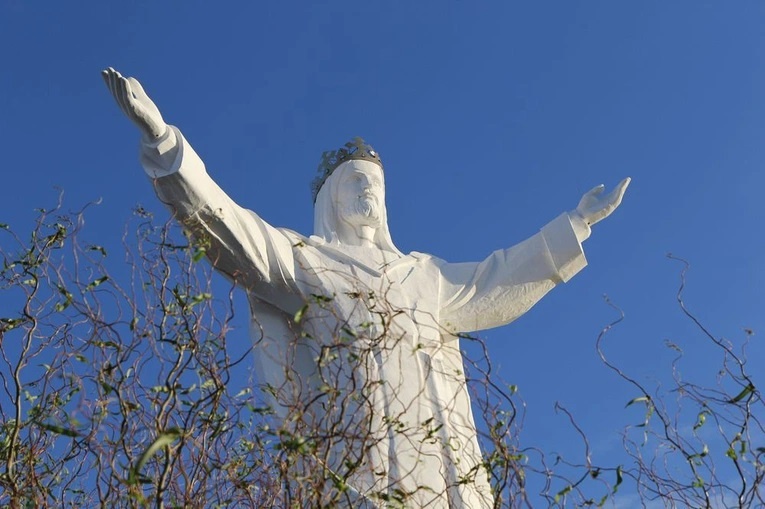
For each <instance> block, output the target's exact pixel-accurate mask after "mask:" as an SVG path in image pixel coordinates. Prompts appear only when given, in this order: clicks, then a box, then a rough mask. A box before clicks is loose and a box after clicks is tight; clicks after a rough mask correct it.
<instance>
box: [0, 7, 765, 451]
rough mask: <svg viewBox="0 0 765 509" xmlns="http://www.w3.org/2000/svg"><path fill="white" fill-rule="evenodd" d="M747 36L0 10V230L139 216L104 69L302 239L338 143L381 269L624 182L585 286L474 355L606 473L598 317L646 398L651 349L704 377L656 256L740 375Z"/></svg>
mask: <svg viewBox="0 0 765 509" xmlns="http://www.w3.org/2000/svg"><path fill="white" fill-rule="evenodd" d="M764 27H765V3H762V2H759V1H754V0H749V1H747V0H741V1H736V2H712V1H696V0H694V1H690V0H686V1H681V0H677V1H673V2H665V1H658V0H655V1H645V2H614V1H605V0H602V1H587V2H570V1H562V0H561V1H544V2H541V1H540V2H499V1H497V2H465V1H440V2H435V1H428V2H425V1H422V2H420V1H418V2H399V1H393V2H341V1H334V0H333V1H330V2H321V3H320V2H308V1H303V2H269V3H265V2H250V3H236V4H235V3H230V2H218V3H212V2H202V1H186V2H182V3H180V2H178V3H171V2H162V3H156V2H126V3H116V2H95V1H87V2H77V3H62V2H52V1H43V2H35V3H30V2H22V1H21V0H0V48H2V55H3V58H2V62H3V65H2V72H0V117H1V119H2V120H0V139H2V142H3V148H4V150H3V166H4V169H3V172H2V173H3V189H4V191H5V192H4V193H3V200H2V203H0V222H5V223H11V224H12V225H13V226H14V227H17V228H18V229H23V228H24V226H25V225H27V226H28V225H29V224H31V220H32V218H33V217H34V211H33V209H34V208H36V207H49V206H51V205H52V204H53V203H54V202H55V199H56V196H57V193H58V191H57V190H56V187H55V186H59V187H61V188H63V189H64V190H65V196H66V198H65V200H66V201H65V205H66V206H68V207H69V208H71V209H78V208H79V207H80V206H81V205H82V204H84V203H86V202H89V201H92V200H96V199H98V198H102V199H103V202H102V204H101V205H99V207H98V209H97V212H95V213H91V214H90V215H88V216H87V218H88V225H87V230H86V236H89V237H91V238H92V239H94V240H96V239H97V240H98V242H100V243H102V244H106V245H109V244H112V245H115V246H116V245H117V243H118V242H119V239H120V237H121V234H122V230H123V226H124V223H125V221H126V219H127V218H128V217H129V215H130V210H131V208H132V207H133V206H135V205H136V204H137V203H140V204H142V205H144V206H145V207H147V208H150V209H152V210H156V211H158V212H159V211H160V210H161V207H160V206H159V205H158V204H157V203H156V200H155V199H154V196H153V194H152V191H151V187H150V185H149V183H148V181H147V180H146V178H145V177H144V175H143V172H142V170H141V168H140V166H139V164H138V161H137V142H138V136H137V133H136V131H135V129H134V127H133V126H132V125H131V124H130V123H129V122H128V121H127V120H126V119H124V118H122V116H121V114H120V112H119V110H118V108H117V107H116V105H115V104H113V102H112V100H111V98H110V96H109V94H108V92H107V90H106V88H105V87H104V85H103V83H102V81H101V78H100V76H99V72H100V70H101V69H102V68H104V67H106V66H113V67H115V68H116V69H118V70H120V71H121V72H123V73H124V74H126V75H130V76H135V77H137V78H138V79H140V80H141V82H142V83H143V85H144V87H145V89H146V91H147V92H148V93H149V95H150V96H151V97H152V98H153V99H154V100H155V101H156V103H157V104H158V105H159V107H160V109H161V111H162V112H163V114H164V117H165V120H166V121H167V122H169V123H172V124H175V125H177V126H179V127H180V128H181V129H182V130H183V132H184V134H185V135H186V137H187V138H188V140H189V141H190V142H191V143H192V144H193V145H194V147H195V149H196V151H197V152H198V153H199V154H200V155H201V156H202V158H203V159H204V160H205V162H206V164H207V168H208V171H209V172H210V173H211V174H212V175H213V176H214V178H215V179H216V180H217V181H218V183H219V184H220V185H221V186H222V187H223V188H224V189H226V190H227V191H228V192H229V194H230V195H231V196H232V197H233V198H234V199H235V200H236V201H237V202H239V203H240V204H242V205H244V206H247V207H249V208H252V209H253V210H255V211H256V212H258V213H259V214H260V215H261V216H262V217H263V218H264V219H266V220H267V221H269V222H270V223H271V224H274V225H276V226H286V227H290V228H292V229H295V230H297V231H300V232H301V233H310V230H311V228H312V206H311V197H310V191H309V182H310V180H311V179H312V178H313V175H314V171H315V168H316V165H317V163H318V161H319V156H320V154H321V152H322V151H323V150H327V149H332V148H336V147H337V146H339V145H340V144H342V143H343V142H345V141H346V140H347V139H348V138H350V137H352V136H355V135H361V136H363V137H365V138H366V139H367V141H369V142H370V143H372V144H373V145H374V146H375V148H376V149H378V150H379V151H380V152H381V154H382V156H383V159H384V161H385V164H386V181H387V202H388V211H389V222H390V228H391V232H392V235H393V239H394V241H395V242H396V244H397V245H398V247H399V248H400V249H401V250H402V251H412V250H416V251H421V252H429V253H433V254H435V255H437V256H439V257H441V258H445V259H447V260H449V261H468V260H478V259H482V258H484V257H485V256H487V255H488V254H489V253H490V252H492V251H493V250H495V249H499V248H502V247H509V246H511V245H513V244H514V243H516V242H518V241H520V240H522V239H524V238H525V237H527V236H529V235H531V234H533V233H534V232H536V231H537V230H538V229H539V228H540V227H542V226H543V225H544V224H545V223H546V222H547V221H549V220H552V219H553V218H555V217H556V216H557V215H558V214H560V213H561V212H563V211H566V210H571V209H573V208H575V207H576V205H577V203H578V200H579V198H580V197H581V195H582V194H583V193H584V192H586V191H587V190H589V189H590V188H592V187H593V186H595V185H597V184H600V183H604V184H606V186H607V187H609V188H610V187H612V186H614V185H615V184H616V183H617V182H618V181H619V180H621V179H622V178H623V177H626V176H631V177H632V179H633V181H632V185H631V186H630V188H629V189H628V192H627V195H626V197H625V199H624V203H623V205H622V207H621V208H620V209H619V210H618V211H617V212H616V213H615V214H614V215H613V216H611V217H610V218H608V219H607V220H606V221H604V222H602V223H600V224H598V225H597V226H596V227H595V229H594V231H593V235H592V237H591V238H590V240H588V241H587V243H586V244H585V252H586V254H587V257H588V260H589V263H590V266H589V267H588V268H587V269H586V270H585V271H584V272H582V273H581V274H579V275H578V276H577V277H576V278H574V280H572V281H571V282H570V283H568V284H566V285H564V286H563V287H560V288H557V289H556V290H555V291H553V292H552V293H551V294H550V295H548V296H547V297H546V298H545V299H544V300H543V301H542V302H541V303H540V304H538V305H537V306H536V307H535V308H534V309H533V310H532V311H531V312H529V313H528V314H527V315H526V316H524V317H523V318H521V319H520V320H518V321H517V322H515V323H513V324H511V325H509V326H507V327H504V328H501V329H497V330H493V331H489V332H485V333H483V334H482V337H483V338H485V339H486V340H487V342H488V345H489V352H490V356H491V358H492V361H493V363H494V364H495V365H498V366H500V368H501V370H500V374H501V376H502V378H504V379H505V380H507V381H508V382H509V383H513V384H517V385H518V386H519V387H520V389H521V391H522V393H523V395H524V397H525V399H526V401H527V404H528V416H527V420H526V431H525V436H526V442H528V443H534V444H536V445H542V446H543V447H544V448H547V449H550V450H555V449H556V448H565V447H568V446H567V445H566V442H568V441H570V440H572V436H573V435H572V434H571V433H570V428H568V427H567V426H566V422H565V419H564V418H563V417H562V416H560V415H556V414H555V413H554V410H553V404H554V402H555V401H560V402H561V403H563V404H564V405H565V406H566V407H567V408H568V409H569V410H571V411H572V412H573V413H574V415H575V416H576V417H577V418H578V419H579V421H580V424H582V426H583V427H584V428H585V429H586V430H587V432H588V434H590V435H591V436H592V437H597V438H598V439H599V442H600V443H602V444H603V445H602V449H603V451H604V454H608V449H609V448H610V447H613V446H614V444H613V443H611V442H613V441H614V440H613V439H612V437H615V436H616V435H615V432H616V431H617V430H618V429H620V428H621V426H623V425H624V424H628V423H632V422H634V421H635V418H636V417H637V418H638V420H639V415H638V414H637V413H634V412H631V411H630V410H628V411H625V410H624V409H623V407H624V404H625V403H626V401H628V400H629V399H631V398H632V397H634V396H635V394H634V392H633V391H632V390H631V389H630V388H629V387H628V386H626V385H625V384H623V383H620V382H618V381H616V380H615V378H614V377H613V376H612V375H611V374H610V373H609V372H608V371H607V370H606V369H605V368H604V367H603V366H602V365H601V364H600V363H599V361H598V358H597V356H596V353H595V351H594V341H595V338H596V337H597V334H598V332H599V331H600V329H601V328H602V327H603V326H604V325H605V324H607V323H608V322H610V321H611V320H612V319H613V318H614V317H615V313H614V312H613V310H612V309H611V308H609V307H608V306H607V305H606V304H604V301H603V298H602V296H603V295H604V294H607V295H609V296H610V297H611V299H612V300H613V301H614V302H615V303H616V304H618V305H619V306H620V307H621V308H622V309H623V310H624V311H625V313H626V319H625V321H624V322H623V323H621V324H620V325H619V326H618V327H617V328H616V329H615V330H614V331H613V332H612V333H611V335H610V336H609V338H608V351H609V353H610V354H611V355H612V356H613V358H614V359H615V360H618V361H620V362H621V363H622V366H624V367H625V368H626V369H627V370H628V371H629V372H630V373H632V374H633V375H635V377H636V378H638V379H640V380H645V381H649V382H650V381H651V380H654V379H663V377H665V376H666V373H668V369H669V360H670V359H671V354H670V353H669V352H668V351H667V349H666V348H665V347H664V340H665V339H670V340H672V341H674V342H676V343H678V344H680V345H681V346H682V347H683V348H684V349H685V350H686V352H687V353H688V357H689V359H688V360H689V362H688V366H687V370H688V372H689V376H691V375H693V374H695V373H696V372H697V371H698V373H700V374H704V376H706V373H708V371H702V370H700V369H699V368H700V367H701V366H706V364H705V363H708V362H711V363H712V364H713V362H712V360H710V359H709V358H707V357H705V356H707V355H708V354H709V352H711V350H709V349H705V348H704V347H702V346H701V342H703V339H702V338H701V336H700V335H699V334H698V333H696V332H695V330H694V329H693V328H692V327H691V326H689V324H688V322H687V321H686V320H684V319H683V318H682V316H681V314H680V311H679V309H678V308H677V306H676V305H675V300H674V299H675V292H676V289H677V286H678V280H679V279H678V274H679V269H680V264H679V263H677V262H673V261H670V260H667V259H666V257H665V255H666V253H668V252H671V253H673V254H675V255H677V256H681V257H684V258H686V259H687V260H689V261H690V263H691V266H692V269H691V272H690V273H689V282H688V288H687V293H686V297H687V303H688V305H689V306H690V308H691V309H692V310H693V311H694V312H696V314H698V315H699V316H700V317H701V318H702V319H703V320H704V322H705V323H706V324H707V325H708V326H709V328H710V329H711V330H712V331H713V332H714V333H715V334H717V335H720V336H726V337H729V338H731V339H740V338H741V337H742V336H743V331H742V329H743V328H744V327H747V328H751V329H753V330H754V331H755V333H756V334H757V333H759V335H756V336H755V338H754V342H755V347H754V348H752V349H751V350H750V351H749V355H750V359H751V360H752V364H754V365H756V364H757V363H759V362H762V360H765V348H764V347H763V346H762V341H763V339H762V337H761V336H762V335H763V334H765V314H764V313H763V304H765V290H764V288H765V268H764V267H765V264H764V263H763V262H764V261H765V259H764V258H763V257H764V256H765V255H763V253H764V252H765V236H763V234H762V231H763V229H762V218H763V217H765V200H763V198H762V192H763V189H764V188H765V176H764V174H763V168H765V28H764ZM240 305H244V301H243V300H242V301H240ZM244 327H245V326H244V325H242V330H241V334H242V341H246V340H247V338H246V329H245V328H244ZM691 361H693V362H691ZM705 369H706V368H705ZM712 369H714V368H712ZM755 376H756V377H759V378H758V379H757V378H756V380H759V382H760V385H761V386H762V385H765V377H764V376H763V373H762V372H759V373H757V372H755ZM548 444H549V445H548Z"/></svg>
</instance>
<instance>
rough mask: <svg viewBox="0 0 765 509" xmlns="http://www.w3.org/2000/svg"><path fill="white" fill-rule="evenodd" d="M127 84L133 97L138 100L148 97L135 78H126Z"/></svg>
mask: <svg viewBox="0 0 765 509" xmlns="http://www.w3.org/2000/svg"><path fill="white" fill-rule="evenodd" d="M128 84H129V85H130V90H132V92H133V97H135V98H136V99H138V100H143V99H148V97H149V96H147V95H146V92H144V90H143V86H141V84H140V83H139V82H138V80H137V79H135V78H128Z"/></svg>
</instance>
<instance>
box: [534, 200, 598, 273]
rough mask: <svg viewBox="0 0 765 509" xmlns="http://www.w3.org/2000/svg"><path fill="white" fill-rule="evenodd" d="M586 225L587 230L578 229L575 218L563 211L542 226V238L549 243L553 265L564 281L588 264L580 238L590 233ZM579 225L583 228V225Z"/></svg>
mask: <svg viewBox="0 0 765 509" xmlns="http://www.w3.org/2000/svg"><path fill="white" fill-rule="evenodd" d="M580 219H581V218H580ZM582 222H584V221H582ZM584 226H585V227H586V230H585V231H582V232H580V231H577V225H576V224H575V220H574V219H573V218H572V217H571V216H569V215H568V214H566V213H563V214H561V215H560V216H558V217H557V218H555V219H553V220H552V221H550V222H549V223H547V224H546V225H545V226H544V227H543V228H542V238H543V239H544V241H545V244H547V249H548V250H549V252H550V257H551V258H552V262H553V266H554V267H555V271H556V273H557V275H558V277H559V278H560V280H561V281H563V282H564V283H565V282H567V281H568V280H569V279H571V278H572V277H574V275H576V273H577V272H579V271H580V270H582V269H583V268H585V267H586V266H587V259H586V258H585V257H584V250H582V242H581V240H580V234H583V233H586V234H587V235H589V227H588V226H587V225H586V223H585V224H584ZM579 227H580V228H581V225H579Z"/></svg>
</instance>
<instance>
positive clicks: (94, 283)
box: [85, 276, 109, 292]
mask: <svg viewBox="0 0 765 509" xmlns="http://www.w3.org/2000/svg"><path fill="white" fill-rule="evenodd" d="M107 279H109V276H101V277H100V278H98V279H95V280H93V281H91V282H90V283H88V286H86V287H85V291H86V292H89V291H90V290H92V289H93V288H95V287H97V286H98V285H100V284H102V283H103V282H104V281H106V280H107Z"/></svg>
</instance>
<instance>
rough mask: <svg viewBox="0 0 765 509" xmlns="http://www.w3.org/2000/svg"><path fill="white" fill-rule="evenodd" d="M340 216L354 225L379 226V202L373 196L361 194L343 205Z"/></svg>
mask: <svg viewBox="0 0 765 509" xmlns="http://www.w3.org/2000/svg"><path fill="white" fill-rule="evenodd" d="M340 217H342V218H343V219H344V220H345V221H346V222H348V223H350V224H352V225H354V226H356V225H363V226H380V219H381V218H380V204H379V203H378V201H377V198H376V197H375V196H373V195H363V196H360V197H359V199H358V200H356V201H355V202H353V203H351V204H349V205H347V206H346V207H344V208H343V209H342V210H341V211H340Z"/></svg>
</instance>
